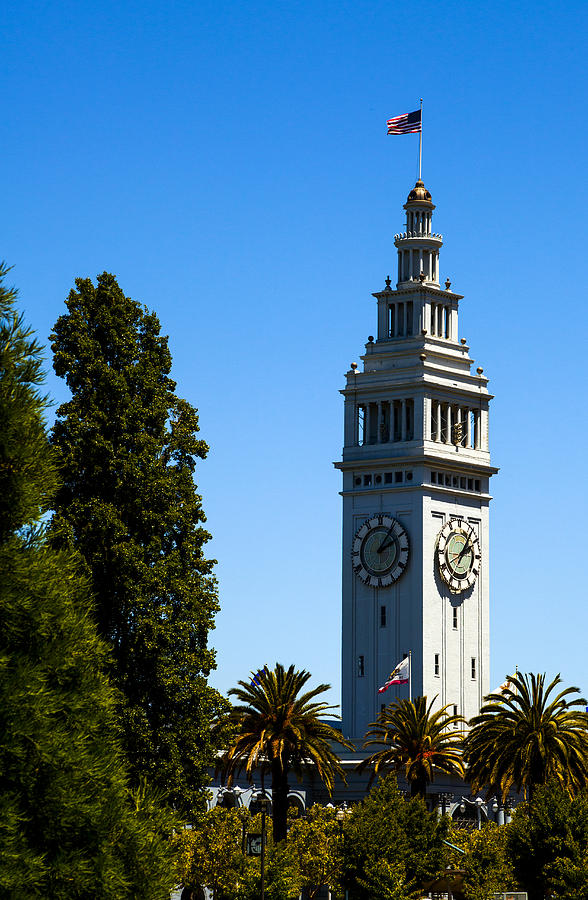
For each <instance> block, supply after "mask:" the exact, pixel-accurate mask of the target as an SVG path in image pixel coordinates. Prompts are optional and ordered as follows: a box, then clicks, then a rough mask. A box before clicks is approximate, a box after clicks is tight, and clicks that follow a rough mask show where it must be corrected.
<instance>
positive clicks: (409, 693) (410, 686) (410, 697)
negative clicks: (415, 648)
mask: <svg viewBox="0 0 588 900" xmlns="http://www.w3.org/2000/svg"><path fill="white" fill-rule="evenodd" d="M408 699H409V701H410V702H411V703H412V650H409V651H408Z"/></svg>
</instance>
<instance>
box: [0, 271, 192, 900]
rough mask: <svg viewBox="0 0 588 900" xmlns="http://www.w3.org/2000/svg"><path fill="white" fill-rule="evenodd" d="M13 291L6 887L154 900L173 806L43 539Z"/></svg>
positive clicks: (4, 312)
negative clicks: (123, 715) (125, 725)
mask: <svg viewBox="0 0 588 900" xmlns="http://www.w3.org/2000/svg"><path fill="white" fill-rule="evenodd" d="M5 271H6V270H5V268H2V269H1V270H0V274H5ZM14 302H15V292H14V291H7V290H6V289H5V288H4V287H3V285H2V284H1V283H0V895H1V896H2V897H6V898H8V900H20V898H21V897H22V896H23V895H24V894H27V895H29V896H31V897H43V898H46V900H66V898H67V900H71V898H79V900H90V898H92V900H115V898H116V900H130V898H132V897H136V896H141V897H144V898H145V900H156V898H159V897H161V896H165V894H166V893H168V894H169V889H170V887H171V886H172V885H173V881H174V873H173V862H172V859H171V855H170V852H169V835H170V832H171V830H172V827H173V825H174V824H175V818H174V817H172V816H171V815H170V813H169V811H167V810H165V809H162V808H160V807H158V806H157V804H155V802H154V801H153V798H152V797H150V796H149V795H148V794H147V793H144V794H143V795H142V797H141V798H138V797H133V796H132V795H131V794H130V792H129V789H128V784H127V773H126V769H125V760H124V756H123V754H122V752H121V748H120V744H119V742H118V725H117V714H116V710H117V694H116V692H115V691H114V689H113V688H112V686H111V685H110V683H109V681H108V679H107V677H106V675H105V672H104V670H105V669H106V667H107V663H108V654H107V650H106V647H105V646H104V644H103V643H102V641H101V640H100V639H99V638H98V635H97V633H96V628H95V626H94V624H93V622H92V620H91V619H90V618H89V616H88V612H87V611H88V609H89V608H90V607H91V597H90V593H89V590H88V584H87V581H86V579H85V578H84V576H83V573H82V572H81V566H80V560H79V558H78V557H76V555H75V554H74V553H72V552H71V551H69V550H56V549H54V548H53V547H50V546H48V545H47V542H46V535H45V530H44V527H43V524H42V516H43V514H44V512H45V511H46V509H47V507H48V505H49V504H50V502H51V500H52V492H53V491H54V489H55V487H56V485H57V476H56V470H55V454H54V451H53V449H52V448H51V446H50V445H49V442H48V440H47V436H46V434H45V429H44V421H43V417H44V412H45V408H46V401H45V400H44V398H43V397H41V396H40V394H39V393H38V391H37V389H36V385H38V384H39V383H40V382H41V381H42V372H41V369H40V356H39V347H38V344H37V343H36V341H35V340H34V339H33V338H32V335H31V332H30V331H29V330H28V329H26V328H25V326H24V325H23V322H22V318H21V317H20V316H19V315H18V314H17V312H16V310H15V308H14Z"/></svg>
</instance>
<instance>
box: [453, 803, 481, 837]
mask: <svg viewBox="0 0 588 900" xmlns="http://www.w3.org/2000/svg"><path fill="white" fill-rule="evenodd" d="M466 803H468V804H469V805H470V806H475V807H476V815H477V817H478V831H479V830H480V829H481V827H482V807H483V806H484V801H483V800H482V798H481V797H476V799H475V800H468V798H467V797H462V798H461V803H460V804H459V808H460V810H461V812H462V813H464V812H465V811H466Z"/></svg>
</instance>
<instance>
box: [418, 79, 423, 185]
mask: <svg viewBox="0 0 588 900" xmlns="http://www.w3.org/2000/svg"><path fill="white" fill-rule="evenodd" d="M422 162H423V98H422V97H421V130H420V131H419V181H421V168H422Z"/></svg>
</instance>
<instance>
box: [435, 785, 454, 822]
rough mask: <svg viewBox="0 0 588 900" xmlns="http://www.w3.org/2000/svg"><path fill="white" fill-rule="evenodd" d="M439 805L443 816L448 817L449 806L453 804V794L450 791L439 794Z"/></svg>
mask: <svg viewBox="0 0 588 900" xmlns="http://www.w3.org/2000/svg"><path fill="white" fill-rule="evenodd" d="M437 803H438V805H439V806H440V807H441V815H442V816H444V815H446V814H447V808H448V806H449V805H450V804H451V803H453V794H451V793H449V791H443V792H442V793H440V794H437Z"/></svg>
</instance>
